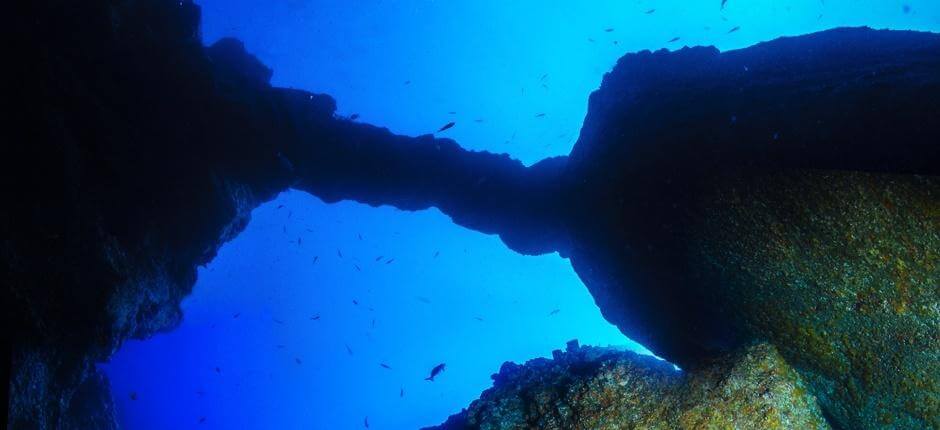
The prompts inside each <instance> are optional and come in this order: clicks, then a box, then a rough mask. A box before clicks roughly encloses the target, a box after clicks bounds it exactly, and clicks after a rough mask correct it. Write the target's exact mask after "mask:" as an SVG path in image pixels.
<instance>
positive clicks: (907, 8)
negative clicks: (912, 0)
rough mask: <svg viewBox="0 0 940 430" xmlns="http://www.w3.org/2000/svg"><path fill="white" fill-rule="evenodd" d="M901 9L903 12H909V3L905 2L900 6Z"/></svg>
mask: <svg viewBox="0 0 940 430" xmlns="http://www.w3.org/2000/svg"><path fill="white" fill-rule="evenodd" d="M901 10H902V11H904V13H911V5H909V4H906V5H904V6H901Z"/></svg>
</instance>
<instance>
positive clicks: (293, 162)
mask: <svg viewBox="0 0 940 430" xmlns="http://www.w3.org/2000/svg"><path fill="white" fill-rule="evenodd" d="M9 12H10V13H11V16H14V17H16V18H15V19H11V20H10V21H11V22H10V25H9V26H8V28H7V30H8V31H10V32H11V35H12V37H11V38H10V39H9V40H10V43H9V48H10V49H11V50H12V51H13V52H12V53H10V58H16V59H18V60H19V61H17V62H14V63H13V64H11V65H9V66H8V69H9V70H10V72H11V75H12V78H11V81H12V82H16V83H17V84H16V85H14V86H13V88H11V91H10V93H9V94H8V99H9V100H10V102H11V104H12V105H13V106H15V107H17V108H16V109H13V110H12V112H11V113H10V114H9V119H10V121H11V122H12V123H13V124H15V125H16V126H15V127H11V128H9V129H6V130H5V132H6V133H7V134H8V136H6V139H5V140H6V141H7V142H11V143H10V144H9V145H8V147H7V148H6V149H7V152H6V153H5V154H4V157H0V163H2V167H3V171H4V173H5V175H6V176H7V177H6V178H5V180H4V181H3V182H2V187H3V196H4V197H3V198H4V199H5V204H4V205H3V206H2V209H0V262H2V264H0V285H3V288H4V290H3V292H4V300H3V301H2V303H3V306H4V309H3V310H4V316H5V317H6V318H7V321H6V323H7V324H6V326H7V327H8V328H9V329H8V330H7V331H6V332H5V333H4V334H5V339H4V341H5V342H6V345H7V347H8V348H9V350H10V351H11V355H10V356H11V361H12V363H11V364H12V365H11V369H12V371H11V376H10V378H11V383H10V387H11V390H10V393H11V399H10V402H9V406H10V414H9V424H10V426H11V427H12V428H35V427H39V428H69V427H70V426H71V427H74V425H73V424H71V423H89V422H95V423H98V422H102V421H100V420H105V421H107V419H108V418H107V417H108V416H109V415H108V413H106V412H102V413H101V414H97V415H94V416H90V412H89V410H91V409H99V410H100V409H105V410H106V409H107V408H108V406H107V404H108V403H107V402H105V401H103V400H102V399H103V398H105V397H106V396H105V395H104V394H102V393H104V391H102V390H101V389H99V388H100V386H101V385H102V384H104V383H103V382H101V381H100V380H99V379H97V378H99V376H97V375H96V374H95V373H94V370H93V369H94V367H93V364H94V362H96V361H100V360H105V359H107V358H108V357H109V356H110V354H111V353H112V352H113V351H114V350H115V349H116V348H118V347H119V345H120V344H121V342H122V341H123V340H125V339H128V338H131V337H147V336H149V335H151V334H153V333H155V332H157V331H160V330H167V329H170V328H172V327H173V326H174V325H175V324H176V323H177V322H178V321H179V318H180V311H179V302H180V300H181V299H182V298H183V297H185V296H186V295H187V294H188V293H189V291H190V289H191V288H192V285H193V283H194V282H195V276H196V270H195V268H196V267H197V266H198V265H200V264H205V263H207V262H208V261H210V260H211V259H212V258H213V256H214V254H215V252H216V250H217V249H218V247H219V246H220V245H221V244H222V243H224V242H225V241H227V240H229V239H231V238H232V237H234V236H235V235H237V234H238V233H239V232H240V231H241V229H242V228H244V226H245V225H246V223H247V222H248V219H249V216H250V212H251V210H252V209H253V208H254V207H256V206H257V205H259V204H261V203H262V202H265V201H267V200H269V199H272V198H273V197H274V196H275V195H276V194H277V193H279V192H281V191H283V190H286V189H288V188H297V189H301V190H305V191H308V192H310V193H313V194H316V195H317V196H319V197H321V198H323V199H324V200H327V201H336V200H341V199H352V200H357V201H360V202H364V203H368V204H372V205H379V204H390V205H394V206H396V207H399V208H402V209H408V210H414V209H420V208H427V207H432V206H433V207H438V208H440V209H441V210H442V211H443V212H445V213H447V214H448V215H450V216H451V217H452V218H453V219H454V221H455V222H457V223H459V224H461V225H464V226H467V227H469V228H473V229H476V230H479V231H483V232H487V233H494V234H499V235H500V237H502V238H503V240H504V241H505V242H506V243H507V244H508V245H509V246H510V247H512V248H513V249H515V250H517V251H520V252H525V253H542V252H549V251H559V252H560V253H562V254H563V255H565V256H567V257H569V258H570V259H571V261H572V264H573V265H574V267H575V269H576V270H577V272H578V274H579V275H580V276H581V278H582V279H583V280H584V281H585V284H586V285H587V286H588V288H589V289H590V290H591V293H592V294H593V295H594V297H595V298H596V300H597V302H598V304H599V305H600V307H601V309H602V311H603V313H604V315H605V317H606V318H607V319H609V320H610V321H612V322H614V323H615V324H617V325H618V327H620V328H621V330H623V331H624V332H625V333H626V334H627V335H629V336H630V337H632V338H634V339H636V340H638V341H641V342H643V343H644V344H646V345H648V346H649V347H650V348H651V349H652V350H654V351H655V352H656V353H658V354H659V355H661V356H663V357H665V358H667V359H669V360H670V361H673V362H676V363H679V364H680V365H681V366H682V367H683V368H688V369H696V368H703V367H704V366H705V365H706V364H707V363H709V362H711V360H713V359H715V358H716V357H722V356H724V355H726V354H728V353H729V352H731V351H735V350H737V349H739V348H741V347H742V346H744V345H750V344H751V343H752V342H754V341H768V342H771V343H772V344H773V345H775V347H776V348H777V350H779V352H780V354H781V355H782V356H783V358H784V359H786V360H787V362H789V363H791V364H792V366H793V367H794V368H795V369H796V370H797V371H798V372H800V374H801V375H802V378H803V380H805V381H806V383H807V384H808V385H807V386H808V387H809V388H810V389H811V392H812V394H814V395H815V396H816V397H817V398H818V400H819V403H820V405H821V407H822V409H823V410H824V411H825V412H826V413H827V414H828V416H829V417H831V419H832V420H833V421H834V422H835V423H836V424H838V425H840V426H843V427H846V428H879V427H880V428H887V427H927V426H931V425H933V426H936V425H937V419H938V418H937V417H938V408H937V403H936V402H937V398H938V392H940V389H938V386H937V380H936V375H938V374H940V372H937V371H936V370H935V369H936V368H937V362H938V357H937V354H938V352H937V351H938V343H937V342H938V341H937V333H938V332H940V330H937V327H938V323H937V322H938V316H937V312H938V311H937V303H938V298H937V294H938V293H937V289H936V280H937V279H940V274H938V272H937V271H938V265H937V262H936V258H937V255H938V253H940V251H938V247H940V245H938V239H937V234H938V233H937V232H938V230H940V229H938V228H937V227H938V226H937V222H938V221H937V220H938V217H937V214H938V209H937V201H938V198H937V195H938V185H937V179H936V176H937V175H940V151H937V150H936V149H937V142H940V121H938V120H937V119H938V118H940V42H938V40H940V38H938V37H937V36H935V35H930V34H924V33H911V32H887V31H872V30H868V29H845V30H835V31H829V32H823V33H819V34H815V35H809V36H804V37H798V38H790V39H782V40H778V41H773V42H768V43H765V44H761V45H757V46H755V47H752V48H747V49H743V50H740V51H733V52H728V53H720V52H718V51H717V50H715V49H713V48H691V49H683V50H681V51H677V52H665V51H661V52H656V53H649V52H644V53H640V54H635V55H629V56H627V57H625V58H624V59H622V60H621V61H620V62H619V63H618V65H617V67H616V68H615V69H614V70H613V71H612V72H611V73H610V74H608V75H607V77H605V80H604V83H603V85H602V87H601V89H600V90H598V92H596V93H595V94H594V95H592V96H591V101H590V106H589V114H588V117H587V119H586V121H585V125H584V130H583V132H582V136H581V138H580V139H579V141H578V143H577V145H576V147H575V149H574V151H573V152H572V154H571V157H561V158H556V159H550V160H545V161H543V162H541V163H539V164H537V165H535V166H533V167H531V168H525V167H524V166H522V165H521V164H520V163H518V162H516V161H514V160H511V159H509V158H508V157H506V156H499V155H494V154H488V153H478V152H470V151H466V150H464V149H462V148H460V147H459V146H458V145H457V144H456V143H455V142H453V141H450V140H447V139H435V138H433V137H432V136H420V137H415V138H411V137H403V136H395V135H393V134H391V133H389V132H388V131H387V130H385V129H381V128H378V127H374V126H370V125H366V124H360V123H356V122H354V121H350V120H347V119H345V118H340V117H337V116H336V115H335V114H334V112H335V104H334V102H333V100H332V99H330V98H329V97H328V96H322V95H315V94H310V93H307V92H303V91H298V90H290V89H279V88H272V87H271V86H270V85H269V83H268V78H269V77H270V75H271V71H270V70H268V69H267V68H266V67H265V66H264V65H262V64H260V63H259V62H258V61H257V60H256V59H255V58H253V57H252V56H250V55H249V54H247V53H245V52H244V49H243V47H242V46H241V44H240V43H238V42H237V41H234V40H223V41H221V42H219V43H218V44H216V45H214V46H212V47H208V48H206V47H203V46H202V45H201V43H200V41H199V38H198V22H199V12H198V8H197V7H196V6H195V5H194V4H193V3H192V2H190V1H164V0H94V1H87V2H81V3H80V4H79V3H75V2H64V1H54V0H49V1H39V2H17V4H15V5H12V6H10V11H9ZM88 381H92V382H88ZM89 384H90V385H89ZM95 387H98V388H95ZM93 405H100V407H98V406H93Z"/></svg>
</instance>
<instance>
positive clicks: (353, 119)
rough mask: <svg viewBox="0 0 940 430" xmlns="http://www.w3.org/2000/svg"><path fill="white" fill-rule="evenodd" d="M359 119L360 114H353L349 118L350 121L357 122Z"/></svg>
mask: <svg viewBox="0 0 940 430" xmlns="http://www.w3.org/2000/svg"><path fill="white" fill-rule="evenodd" d="M357 119H359V114H358V113H354V114H352V115H350V116H349V120H350V121H355V120H357Z"/></svg>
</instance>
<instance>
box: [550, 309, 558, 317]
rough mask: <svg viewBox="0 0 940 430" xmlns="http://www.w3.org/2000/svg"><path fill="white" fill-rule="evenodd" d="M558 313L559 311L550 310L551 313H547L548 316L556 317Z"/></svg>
mask: <svg viewBox="0 0 940 430" xmlns="http://www.w3.org/2000/svg"><path fill="white" fill-rule="evenodd" d="M559 312H561V309H552V311H551V312H549V313H548V316H552V315H558V313H559Z"/></svg>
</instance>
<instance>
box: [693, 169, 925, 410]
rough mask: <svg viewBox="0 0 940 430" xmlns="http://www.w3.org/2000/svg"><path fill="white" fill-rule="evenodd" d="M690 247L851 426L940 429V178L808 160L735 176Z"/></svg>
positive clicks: (749, 325)
mask: <svg viewBox="0 0 940 430" xmlns="http://www.w3.org/2000/svg"><path fill="white" fill-rule="evenodd" d="M716 189H718V190H719V191H717V192H716V193H714V194H711V195H709V196H708V198H707V199H706V201H704V202H703V207H704V208H705V210H704V211H703V212H702V213H703V214H704V215H703V216H702V220H703V221H702V224H701V225H700V227H699V229H698V235H697V236H696V237H695V240H693V241H692V242H691V243H690V254H691V255H692V258H691V260H692V261H693V262H695V263H696V264H697V266H696V268H697V270H698V272H699V273H700V275H701V276H702V278H703V279H709V280H710V282H709V284H708V285H710V288H711V289H712V291H711V294H712V295H713V298H714V303H716V306H721V307H722V308H723V309H724V310H725V311H726V312H728V313H729V315H732V316H733V318H734V320H735V321H737V325H738V326H739V327H742V328H743V330H744V331H745V332H746V333H747V335H748V336H749V337H751V338H754V339H758V340H762V341H768V342H770V343H772V344H774V345H775V346H776V347H777V348H778V349H779V350H780V353H781V354H782V355H783V356H784V357H785V358H786V359H787V361H788V362H790V363H792V364H793V366H794V367H795V368H796V369H797V370H798V371H800V372H801V374H802V376H803V378H804V379H805V380H806V381H807V382H808V384H809V385H810V387H811V388H812V392H813V393H814V394H815V395H816V396H817V397H818V398H819V402H820V404H821V405H822V407H823V408H824V409H825V410H826V412H827V414H828V415H829V416H831V417H832V418H833V419H834V420H836V421H837V422H840V423H847V424H848V425H849V426H850V428H857V429H872V428H940V415H938V413H940V287H938V285H940V265H938V255H940V217H938V216H937V214H938V213H940V180H938V179H937V178H933V177H918V176H911V175H907V176H901V175H884V174H874V173H853V172H823V171H796V172H793V171H791V172H786V173H773V174H766V175H762V176H758V177H754V176H748V177H746V178H744V177H738V178H733V179H729V180H727V181H726V182H724V183H723V184H722V186H721V187H717V188H716Z"/></svg>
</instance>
